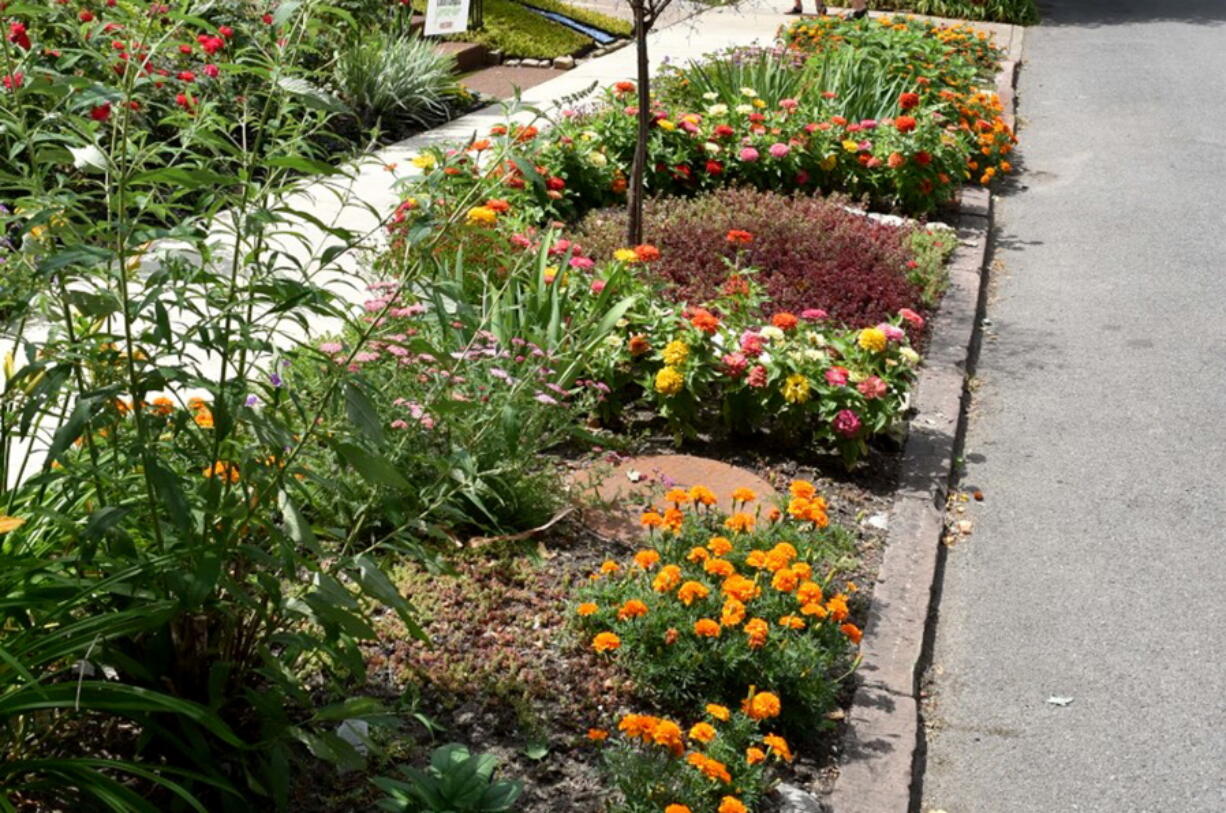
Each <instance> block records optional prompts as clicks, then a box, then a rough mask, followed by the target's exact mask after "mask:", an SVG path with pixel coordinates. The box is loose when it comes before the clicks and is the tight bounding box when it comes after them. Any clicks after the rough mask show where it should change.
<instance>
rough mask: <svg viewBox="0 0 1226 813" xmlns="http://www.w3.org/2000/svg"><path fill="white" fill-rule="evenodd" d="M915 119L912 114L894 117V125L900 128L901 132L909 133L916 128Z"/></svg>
mask: <svg viewBox="0 0 1226 813" xmlns="http://www.w3.org/2000/svg"><path fill="white" fill-rule="evenodd" d="M915 124H916V122H915V119H914V118H912V117H911V116H899V117H898V118H896V119H894V126H895V127H896V128H898V132H900V133H909V132H911V131H912V130H914V129H915Z"/></svg>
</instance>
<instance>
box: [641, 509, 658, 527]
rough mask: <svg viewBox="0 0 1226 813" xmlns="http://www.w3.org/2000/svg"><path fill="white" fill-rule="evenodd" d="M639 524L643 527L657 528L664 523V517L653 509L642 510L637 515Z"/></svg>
mask: <svg viewBox="0 0 1226 813" xmlns="http://www.w3.org/2000/svg"><path fill="white" fill-rule="evenodd" d="M639 524H640V525H642V526H643V527H644V528H659V527H660V526H662V525H663V524H664V517H662V516H660V515H659V514H658V513H657V512H655V511H644V512H643V515H642V516H641V517H639Z"/></svg>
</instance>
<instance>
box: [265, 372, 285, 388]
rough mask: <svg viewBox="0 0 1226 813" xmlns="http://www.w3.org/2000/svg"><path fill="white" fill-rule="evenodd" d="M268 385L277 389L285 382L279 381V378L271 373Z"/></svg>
mask: <svg viewBox="0 0 1226 813" xmlns="http://www.w3.org/2000/svg"><path fill="white" fill-rule="evenodd" d="M268 383H270V384H272V385H273V386H274V387H279V386H281V385H282V384H284V383H285V382H284V381H282V380H281V376H279V375H277V374H276V373H273V374H272V375H270V376H268Z"/></svg>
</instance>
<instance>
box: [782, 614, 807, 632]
mask: <svg viewBox="0 0 1226 813" xmlns="http://www.w3.org/2000/svg"><path fill="white" fill-rule="evenodd" d="M779 626H781V627H787V628H788V629H793V630H802V629H804V628H805V620H804V619H803V618H801V617H800V616H796V615H785V616H782V617H780V619H779Z"/></svg>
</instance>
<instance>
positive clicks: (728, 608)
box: [719, 598, 745, 627]
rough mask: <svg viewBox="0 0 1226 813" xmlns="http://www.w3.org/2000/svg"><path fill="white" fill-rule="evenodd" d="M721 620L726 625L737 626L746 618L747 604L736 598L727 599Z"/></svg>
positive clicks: (721, 613) (721, 612)
mask: <svg viewBox="0 0 1226 813" xmlns="http://www.w3.org/2000/svg"><path fill="white" fill-rule="evenodd" d="M719 620H720V623H721V624H723V625H724V626H725V627H735V626H736V625H737V624H739V623H741V622H742V621H744V620H745V604H744V603H743V602H741V601H739V600H737V599H735V598H730V599H726V600H725V601H724V607H723V609H722V610H720V615H719Z"/></svg>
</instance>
